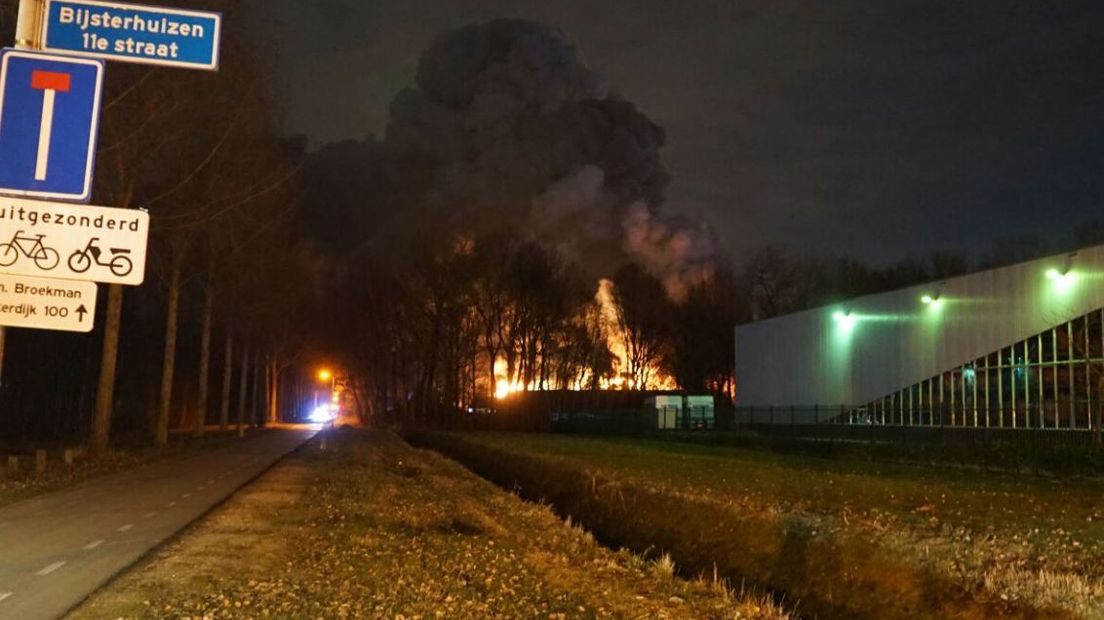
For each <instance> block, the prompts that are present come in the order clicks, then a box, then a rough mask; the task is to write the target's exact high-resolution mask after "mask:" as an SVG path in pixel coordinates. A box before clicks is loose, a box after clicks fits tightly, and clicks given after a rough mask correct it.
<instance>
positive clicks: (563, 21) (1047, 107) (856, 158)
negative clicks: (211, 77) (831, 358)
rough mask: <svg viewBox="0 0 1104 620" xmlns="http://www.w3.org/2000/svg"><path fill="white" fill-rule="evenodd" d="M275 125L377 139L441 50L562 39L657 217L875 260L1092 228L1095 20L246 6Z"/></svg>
mask: <svg viewBox="0 0 1104 620" xmlns="http://www.w3.org/2000/svg"><path fill="white" fill-rule="evenodd" d="M250 2H252V3H253V5H254V12H255V16H254V18H253V19H254V20H255V22H256V24H255V25H254V26H253V27H254V28H255V30H256V31H258V32H263V33H265V35H266V36H268V37H269V39H270V40H271V42H273V43H274V44H275V45H276V46H277V47H278V49H279V52H280V58H279V60H278V61H277V66H278V67H279V69H280V75H279V78H278V80H279V81H278V85H279V87H280V92H281V93H283V100H284V106H285V107H284V115H285V126H286V129H287V130H288V131H289V132H296V133H305V134H306V135H307V136H308V137H309V138H310V139H311V142H312V147H318V146H320V145H321V144H324V143H326V142H330V141H336V140H342V139H346V138H363V137H366V136H368V135H371V134H376V135H379V134H382V133H383V131H384V129H385V127H386V124H387V119H388V106H389V104H390V102H391V99H392V97H393V96H394V95H395V93H396V92H398V91H399V90H400V89H401V88H403V87H406V86H410V85H411V84H412V83H413V79H414V73H415V71H416V68H417V62H418V57H419V55H420V54H421V52H422V51H423V50H424V49H425V47H426V46H427V45H428V44H429V42H430V40H431V39H432V38H433V36H434V35H435V34H437V33H438V32H440V31H442V30H444V29H447V28H452V27H457V26H461V25H464V24H468V23H473V22H481V21H486V20H489V19H492V18H495V17H519V18H525V19H531V20H534V21H538V22H541V23H544V24H546V25H549V26H552V27H555V28H559V29H560V30H562V31H563V32H564V33H566V35H567V36H568V38H569V39H570V40H571V41H573V42H574V43H575V44H577V46H578V47H579V48H580V50H581V51H582V52H583V54H584V55H585V56H586V58H587V60H588V61H589V63H590V65H591V68H593V69H594V70H595V71H597V72H598V73H599V74H601V75H602V76H603V77H604V78H605V79H606V80H607V82H608V85H609V86H610V87H611V88H612V89H613V90H615V91H616V92H618V93H620V94H621V95H623V96H624V97H625V98H626V99H628V100H630V101H633V102H634V103H636V104H637V105H639V106H640V108H641V110H642V111H643V112H644V113H646V114H647V115H649V116H650V117H651V118H652V119H653V120H654V121H656V122H657V123H659V124H660V125H662V126H664V127H665V128H666V130H667V133H668V145H667V147H666V148H665V150H664V159H665V162H666V165H667V167H668V168H669V170H670V172H671V174H672V176H673V184H672V187H671V190H670V192H669V200H668V201H667V204H666V205H664V206H663V210H664V212H666V213H668V214H672V215H685V216H688V217H692V218H696V219H699V220H701V221H704V222H705V223H706V224H708V225H709V226H711V227H712V228H713V229H714V230H715V232H716V233H717V235H718V237H719V239H720V240H721V242H722V243H723V245H724V246H725V247H726V249H727V250H728V251H729V252H731V253H732V254H733V255H737V256H738V255H740V254H741V253H743V252H745V251H747V250H749V249H752V248H754V247H757V246H759V245H761V244H763V243H765V242H784V243H788V244H789V245H791V246H792V247H795V248H798V249H804V250H807V251H808V252H810V253H815V254H838V253H848V254H851V255H855V256H858V257H861V258H865V259H869V260H872V261H876V262H887V261H892V260H896V259H899V258H902V257H904V256H906V255H910V254H925V253H928V252H930V251H932V250H937V249H960V250H963V251H967V252H969V253H970V254H972V255H975V256H976V255H979V254H981V253H983V252H984V251H985V250H986V249H987V248H988V247H989V246H990V245H991V242H992V240H993V238H994V237H998V236H1015V235H1038V236H1042V237H1044V238H1045V239H1047V240H1054V241H1062V240H1064V239H1065V238H1067V237H1068V236H1069V233H1070V231H1071V230H1072V229H1073V228H1074V227H1075V226H1076V224H1078V223H1081V222H1083V221H1086V220H1089V219H1093V218H1100V217H1104V208H1102V205H1104V200H1102V199H1104V174H1102V171H1104V129H1102V125H1101V123H1102V120H1104V34H1102V33H1104V2H1099V1H1091V0H1090V1H1079V0H1073V1H1065V0H1064V1H1062V2H1041V1H1035V2H1014V1H1011V0H993V1H988V2H982V1H965V0H952V1H933V0H925V1H915V2H913V1H908V2H905V1H897V2H889V1H881V0H865V1H858V0H837V1H833V2H819V1H813V0H806V1H798V0H769V1H759V2H736V1H725V0H680V1H678V2H675V1H674V0H601V1H595V0H558V1H556V2H544V1H539V0H513V1H510V0H498V1H491V0H464V1H463V2H457V1H455V0H371V1H364V0H310V1H303V0H250Z"/></svg>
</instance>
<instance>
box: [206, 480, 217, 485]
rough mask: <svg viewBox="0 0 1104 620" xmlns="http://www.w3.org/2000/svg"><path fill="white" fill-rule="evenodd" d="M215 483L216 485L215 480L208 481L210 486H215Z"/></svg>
mask: <svg viewBox="0 0 1104 620" xmlns="http://www.w3.org/2000/svg"><path fill="white" fill-rule="evenodd" d="M214 483H215V481H214V480H208V481H207V484H208V485H211V484H214Z"/></svg>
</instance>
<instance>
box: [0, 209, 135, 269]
mask: <svg viewBox="0 0 1104 620" xmlns="http://www.w3.org/2000/svg"><path fill="white" fill-rule="evenodd" d="M148 241H149V214H148V213H146V212H144V211H139V210H136V209H112V208H107V207H91V206H84V205H68V204H59V203H53V202H40V201H37V200H22V199H18V198H0V273H8V274H13V275H25V276H37V277H46V278H58V279H63V280H85V281H89V282H103V283H106V284H129V285H133V286H137V285H139V284H141V283H142V281H143V280H145V277H146V244H147V243H148Z"/></svg>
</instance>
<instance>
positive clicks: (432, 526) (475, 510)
mask: <svg viewBox="0 0 1104 620" xmlns="http://www.w3.org/2000/svg"><path fill="white" fill-rule="evenodd" d="M674 568H675V567H674V566H673V564H672V563H670V562H669V561H667V560H666V559H665V558H660V559H659V560H655V561H649V560H645V559H643V558H641V557H639V556H635V555H632V554H630V553H628V552H626V551H621V552H613V551H610V550H608V549H606V548H604V547H602V546H601V545H599V544H597V543H596V542H595V541H594V539H593V537H592V536H591V535H590V534H588V533H587V532H585V531H583V530H582V529H581V528H578V527H575V526H572V525H571V524H570V523H565V522H564V521H562V520H560V519H559V518H558V517H556V516H555V514H554V513H553V512H552V511H551V510H550V509H549V508H547V507H545V506H540V505H535V504H531V503H527V502H524V501H522V500H520V499H519V498H517V497H516V496H514V495H512V494H510V493H506V492H503V491H501V490H500V489H498V488H497V487H495V486H494V485H492V484H490V483H488V482H486V481H484V480H482V479H480V478H478V477H477V476H475V475H473V474H471V473H470V472H468V471H467V470H466V469H464V468H462V467H461V466H459V465H458V464H456V463H454V462H452V461H449V460H447V459H445V458H443V457H441V456H438V455H436V454H434V453H432V452H427V451H421V450H415V449H412V448H410V447H409V446H408V445H407V444H405V443H403V442H402V441H401V440H400V439H398V438H397V437H395V436H394V435H391V434H388V433H383V432H360V431H354V430H339V431H335V432H334V433H333V435H332V436H331V438H330V441H329V445H328V449H327V450H324V451H323V450H321V449H320V447H319V443H318V441H314V442H312V443H311V444H309V445H308V446H307V447H305V448H303V449H301V450H300V451H299V452H297V453H295V454H293V455H292V456H291V457H289V458H288V459H286V460H285V461H284V462H283V463H282V464H281V465H279V466H277V467H276V468H274V469H272V470H271V471H270V472H268V473H267V474H265V475H264V476H262V477H261V478H260V479H259V480H258V481H257V482H255V483H254V484H253V485H251V486H249V487H247V488H246V489H245V490H243V491H242V492H241V493H239V494H237V495H236V496H234V497H233V498H232V499H231V500H229V501H228V502H227V503H226V504H224V505H223V506H222V507H221V508H219V509H216V510H215V511H214V512H213V513H212V514H211V515H209V516H208V517H207V518H206V519H204V520H202V521H201V522H199V523H197V524H196V525H194V526H193V527H192V528H190V529H189V530H188V531H186V532H185V533H184V534H183V535H181V536H180V537H179V538H178V539H177V540H175V541H174V542H171V543H169V544H168V545H166V546H165V547H163V548H161V549H160V550H158V551H157V552H155V553H154V554H152V555H151V556H150V557H148V558H147V559H146V560H144V561H143V562H140V563H139V564H137V565H135V566H134V567H132V568H131V569H130V570H129V571H127V572H126V573H124V574H123V575H122V576H120V577H119V578H118V579H117V580H116V581H114V582H113V583H112V584H111V585H109V586H108V587H107V588H105V589H103V590H101V591H100V592H98V593H97V594H95V595H94V596H92V597H91V598H90V599H89V600H88V601H86V602H85V604H84V605H82V606H81V607H80V608H78V609H77V610H75V611H74V612H73V613H72V614H71V615H70V618H73V619H93V618H112V619H114V618H211V619H217V618H388V619H396V618H402V619H404V620H410V619H413V618H450V619H453V618H473V619H474V618H548V619H559V618H563V619H566V618H672V619H675V618H686V619H706V618H718V619H726V618H785V617H786V616H785V615H784V614H783V613H782V612H781V611H779V610H778V609H777V608H776V607H775V606H773V605H772V604H770V603H768V602H766V601H764V600H763V599H761V598H759V597H755V596H751V595H743V594H739V593H733V592H731V591H730V590H728V589H727V588H725V587H724V586H723V585H722V584H721V583H718V582H715V581H713V580H707V579H699V580H691V581H688V580H684V579H680V578H678V577H676V576H675V570H674Z"/></svg>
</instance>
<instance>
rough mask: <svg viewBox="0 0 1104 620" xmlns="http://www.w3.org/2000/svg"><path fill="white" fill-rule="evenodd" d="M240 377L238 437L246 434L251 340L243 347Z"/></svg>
mask: <svg viewBox="0 0 1104 620" xmlns="http://www.w3.org/2000/svg"><path fill="white" fill-rule="evenodd" d="M239 374H240V378H239V379H238V437H244V436H245V394H246V388H247V387H248V385H249V340H246V341H245V346H244V347H242V358H241V372H240V373H239Z"/></svg>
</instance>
